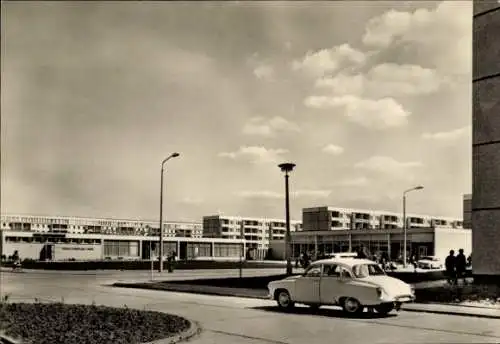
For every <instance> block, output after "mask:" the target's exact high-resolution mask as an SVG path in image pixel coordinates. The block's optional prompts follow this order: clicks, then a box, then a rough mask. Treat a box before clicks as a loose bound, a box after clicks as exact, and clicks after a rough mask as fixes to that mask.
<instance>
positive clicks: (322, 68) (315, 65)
mask: <svg viewBox="0 0 500 344" xmlns="http://www.w3.org/2000/svg"><path fill="white" fill-rule="evenodd" d="M365 60H366V56H365V54H364V53H363V52H361V51H359V50H356V49H353V48H352V47H351V46H350V45H349V44H342V45H339V46H336V47H333V48H331V49H322V50H318V51H315V52H313V51H308V52H307V53H306V55H305V56H304V57H303V58H302V59H301V60H295V61H293V63H292V69H293V70H302V71H305V72H306V73H308V74H311V75H313V76H320V75H324V74H326V73H331V72H334V71H336V70H338V69H340V68H342V67H344V66H346V65H349V64H355V65H360V64H363V63H364V62H365Z"/></svg>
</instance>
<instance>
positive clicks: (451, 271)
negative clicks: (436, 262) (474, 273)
mask: <svg viewBox="0 0 500 344" xmlns="http://www.w3.org/2000/svg"><path fill="white" fill-rule="evenodd" d="M444 265H445V268H446V277H447V280H448V283H449V284H450V285H453V284H454V283H455V282H456V271H455V269H456V257H455V251H454V250H450V254H449V255H448V257H446V260H445V262H444Z"/></svg>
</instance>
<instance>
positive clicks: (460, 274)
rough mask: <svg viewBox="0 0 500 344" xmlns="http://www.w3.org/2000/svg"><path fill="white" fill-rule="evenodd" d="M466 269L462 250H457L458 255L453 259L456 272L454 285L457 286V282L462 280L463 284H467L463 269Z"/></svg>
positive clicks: (465, 259) (465, 260)
mask: <svg viewBox="0 0 500 344" xmlns="http://www.w3.org/2000/svg"><path fill="white" fill-rule="evenodd" d="M466 267H467V258H466V257H465V255H464V249H463V248H461V249H459V250H458V254H457V256H456V258H455V268H456V271H457V276H456V283H457V284H458V280H459V279H462V280H463V284H464V285H465V284H467V280H466V278H465V269H466Z"/></svg>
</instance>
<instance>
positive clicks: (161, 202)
mask: <svg viewBox="0 0 500 344" xmlns="http://www.w3.org/2000/svg"><path fill="white" fill-rule="evenodd" d="M179 155H180V154H179V153H172V154H170V155H169V156H168V157H166V158H165V159H163V161H162V162H161V178H160V250H159V254H160V257H159V258H160V259H159V263H160V266H159V267H158V271H159V272H163V171H165V163H166V162H167V161H168V160H170V159H172V158H176V157H178V156H179Z"/></svg>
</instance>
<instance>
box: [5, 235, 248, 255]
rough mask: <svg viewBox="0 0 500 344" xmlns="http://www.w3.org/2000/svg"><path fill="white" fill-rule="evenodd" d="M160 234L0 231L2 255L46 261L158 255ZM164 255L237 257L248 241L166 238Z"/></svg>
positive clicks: (242, 251) (243, 250)
mask: <svg viewBox="0 0 500 344" xmlns="http://www.w3.org/2000/svg"><path fill="white" fill-rule="evenodd" d="M159 241H160V238H159V237H158V236H141V235H123V234H122V235H118V234H102V233H101V234H97V233H86V234H84V233H69V232H50V231H49V232H45V231H43V232H39V231H38V232H36V231H27V230H10V229H9V230H0V255H2V256H3V258H7V257H9V256H12V255H13V254H14V252H15V251H18V253H19V256H20V257H21V259H27V258H28V259H34V260H44V261H69V260H76V261H78V260H84V261H91V260H141V259H156V258H157V257H158V251H159V250H158V248H159V247H158V244H159ZM163 252H164V255H165V257H167V256H168V255H170V254H171V253H173V252H175V254H176V256H177V258H178V259H180V260H193V259H200V260H236V259H240V257H242V254H243V253H244V252H245V242H244V241H242V240H230V239H220V238H214V239H207V238H179V237H168V238H164V242H163Z"/></svg>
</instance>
